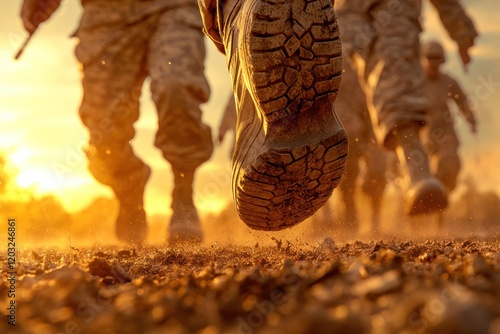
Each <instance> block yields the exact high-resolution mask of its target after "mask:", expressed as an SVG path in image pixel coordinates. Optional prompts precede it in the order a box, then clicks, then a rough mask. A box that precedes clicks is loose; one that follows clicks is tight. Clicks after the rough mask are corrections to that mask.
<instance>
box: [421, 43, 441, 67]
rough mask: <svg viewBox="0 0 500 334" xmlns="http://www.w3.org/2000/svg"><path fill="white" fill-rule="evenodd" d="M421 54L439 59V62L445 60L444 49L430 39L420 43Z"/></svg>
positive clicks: (428, 57)
mask: <svg viewBox="0 0 500 334" xmlns="http://www.w3.org/2000/svg"><path fill="white" fill-rule="evenodd" d="M422 56H423V57H425V58H427V59H433V60H439V61H441V63H444V62H445V61H446V57H445V55H444V49H443V47H442V46H441V44H440V43H439V42H436V41H430V42H426V43H424V44H423V45H422Z"/></svg>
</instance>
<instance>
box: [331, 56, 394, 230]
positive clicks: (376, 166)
mask: <svg viewBox="0 0 500 334" xmlns="http://www.w3.org/2000/svg"><path fill="white" fill-rule="evenodd" d="M335 109H336V110H337V112H338V114H339V118H340V120H341V121H342V124H343V125H344V127H345V129H346V133H347V138H348V140H349V155H348V158H347V164H346V172H345V175H344V176H343V177H342V181H340V184H339V190H340V193H341V195H342V199H343V203H344V207H345V216H344V218H343V219H341V221H342V222H343V225H344V226H345V227H346V229H347V231H351V232H354V231H356V230H357V229H358V228H359V226H358V225H359V215H358V210H356V196H355V193H356V188H357V187H356V186H357V180H358V177H359V176H362V183H361V190H362V191H363V192H364V193H365V194H366V195H367V196H368V197H369V199H370V204H371V209H372V214H371V222H372V226H371V230H372V231H373V232H376V231H377V230H378V229H379V216H380V208H381V204H382V196H383V193H384V190H385V187H386V184H387V180H386V177H385V171H386V166H387V161H386V160H387V157H386V153H387V152H385V150H383V149H382V148H380V147H379V146H378V145H377V142H376V139H375V134H374V133H373V128H372V124H371V122H370V116H369V113H368V108H367V105H366V97H365V94H364V93H363V90H362V88H361V86H360V85H359V81H358V77H357V75H356V72H355V71H354V70H353V69H352V67H351V64H350V61H349V59H348V58H347V57H346V58H344V74H343V76H342V84H341V85H340V89H339V95H338V96H337V99H336V100H335ZM362 162H364V164H365V166H366V168H365V174H364V175H360V164H361V163H362Z"/></svg>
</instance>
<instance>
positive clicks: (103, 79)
mask: <svg viewBox="0 0 500 334" xmlns="http://www.w3.org/2000/svg"><path fill="white" fill-rule="evenodd" d="M160 2H161V3H165V1H163V0H162V1H155V0H151V1H130V0H128V1H124V2H120V1H118V2H116V1H86V2H85V3H84V12H83V16H82V20H81V23H80V27H79V29H78V31H77V33H76V36H77V37H78V38H79V44H78V46H77V48H76V51H75V53H76V56H77V58H78V60H79V61H80V62H81V63H82V70H83V100H82V103H81V107H80V116H81V119H82V121H83V123H84V125H85V126H86V127H87V128H88V130H89V133H90V140H89V148H88V152H87V156H88V159H89V169H90V171H91V173H92V174H93V175H94V177H95V178H96V179H97V180H98V181H100V182H102V183H104V184H106V185H109V186H111V188H112V189H113V190H115V192H116V191H121V190H124V189H126V188H130V187H134V186H135V185H136V184H140V183H141V182H143V181H144V178H145V177H147V176H146V175H147V173H146V172H145V170H146V169H147V167H146V166H145V164H144V162H142V161H141V160H140V159H139V158H138V157H137V156H136V155H135V154H134V151H133V149H132V146H131V144H130V141H131V140H132V138H133V137H134V135H135V130H134V126H133V125H134V122H135V121H137V119H138V117H139V99H140V96H141V91H142V86H143V83H144V81H145V79H146V78H148V77H149V78H150V80H151V84H150V89H151V94H152V98H153V100H154V103H155V105H156V109H157V112H158V130H157V133H156V139H155V145H156V146H157V147H158V148H159V149H160V150H161V151H162V153H163V156H164V157H165V159H166V160H168V161H169V162H170V163H171V165H172V167H175V168H177V169H180V170H194V169H195V168H196V167H198V166H199V165H200V164H202V163H203V162H205V161H207V160H208V159H209V158H210V156H211V153H212V150H213V143H212V136H211V130H210V128H209V127H208V126H207V125H205V124H204V123H203V122H202V119H201V118H202V112H201V109H200V105H201V104H202V103H204V102H206V101H207V100H208V98H209V93H210V92H209V86H208V82H207V80H206V78H205V76H204V59H205V46H204V36H203V33H202V30H201V19H200V14H199V10H198V8H197V6H196V2H193V4H192V5H180V6H172V8H160V9H158V10H157V11H156V12H153V13H151V8H153V7H151V6H147V7H146V5H151V4H153V3H160ZM136 5H137V6H136ZM140 6H143V7H140Z"/></svg>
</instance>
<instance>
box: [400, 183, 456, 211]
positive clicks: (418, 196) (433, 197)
mask: <svg viewBox="0 0 500 334" xmlns="http://www.w3.org/2000/svg"><path fill="white" fill-rule="evenodd" d="M447 206H448V195H447V194H446V190H445V189H444V187H443V185H442V184H441V183H440V182H439V181H437V180H436V179H428V180H421V181H420V182H418V183H417V184H415V185H414V186H412V187H411V188H410V190H409V191H408V195H407V200H406V210H407V213H408V215H410V216H418V215H425V214H430V213H433V212H439V211H442V210H444V209H446V207H447Z"/></svg>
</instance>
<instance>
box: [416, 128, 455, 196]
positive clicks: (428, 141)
mask: <svg viewBox="0 0 500 334" xmlns="http://www.w3.org/2000/svg"><path fill="white" fill-rule="evenodd" d="M422 132H423V133H422V134H423V142H424V144H425V146H426V149H427V151H428V153H429V160H430V165H431V170H432V172H433V174H434V175H435V176H436V177H437V178H438V179H439V180H440V181H441V182H442V183H443V184H444V185H445V187H446V189H447V190H448V191H450V192H451V191H452V190H454V189H455V187H456V185H457V178H458V174H459V172H460V168H461V162H460V157H459V155H458V147H459V146H460V142H459V140H458V137H457V133H456V132H455V128H454V125H453V122H440V123H434V122H429V123H428V124H427V125H426V126H425V127H424V128H423V131H422Z"/></svg>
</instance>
